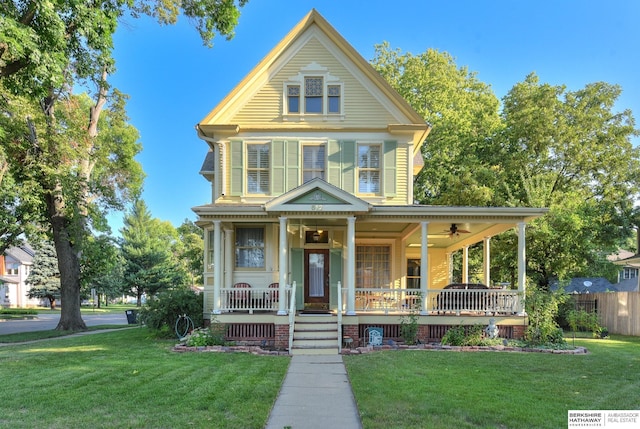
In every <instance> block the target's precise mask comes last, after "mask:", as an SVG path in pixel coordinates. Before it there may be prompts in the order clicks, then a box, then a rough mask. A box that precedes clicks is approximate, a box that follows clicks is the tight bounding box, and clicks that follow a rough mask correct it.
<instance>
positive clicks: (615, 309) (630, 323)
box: [583, 292, 640, 336]
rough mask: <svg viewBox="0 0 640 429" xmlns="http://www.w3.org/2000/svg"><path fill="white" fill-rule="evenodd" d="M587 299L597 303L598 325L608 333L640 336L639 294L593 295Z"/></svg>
mask: <svg viewBox="0 0 640 429" xmlns="http://www.w3.org/2000/svg"><path fill="white" fill-rule="evenodd" d="M589 297H590V299H591V300H593V301H595V302H596V303H597V304H596V305H597V312H598V318H599V319H600V325H601V326H603V327H606V328H607V329H608V330H609V333H611V334H620V335H634V336H640V292H609V293H594V294H589ZM583 298H584V297H583Z"/></svg>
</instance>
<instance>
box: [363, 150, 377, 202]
mask: <svg viewBox="0 0 640 429" xmlns="http://www.w3.org/2000/svg"><path fill="white" fill-rule="evenodd" d="M358 192H360V193H362V194H364V193H373V194H377V193H379V192H380V145H373V144H361V145H359V146H358Z"/></svg>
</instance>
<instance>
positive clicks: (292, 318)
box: [287, 282, 296, 354]
mask: <svg viewBox="0 0 640 429" xmlns="http://www.w3.org/2000/svg"><path fill="white" fill-rule="evenodd" d="M287 289H290V290H291V294H290V295H289V296H291V297H293V299H291V300H289V354H291V351H292V350H293V332H294V331H295V329H296V327H295V325H296V282H293V284H292V285H291V288H287Z"/></svg>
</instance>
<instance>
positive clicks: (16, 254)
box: [4, 244, 35, 264]
mask: <svg viewBox="0 0 640 429" xmlns="http://www.w3.org/2000/svg"><path fill="white" fill-rule="evenodd" d="M4 253H5V255H7V256H10V257H11V258H13V259H15V260H16V261H18V262H20V263H22V264H32V263H33V257H34V256H35V251H34V250H33V249H32V248H31V246H29V245H27V244H24V245H22V246H18V247H10V248H8V249H7V250H5V252H4Z"/></svg>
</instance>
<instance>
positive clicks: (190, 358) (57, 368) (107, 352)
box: [0, 328, 289, 429]
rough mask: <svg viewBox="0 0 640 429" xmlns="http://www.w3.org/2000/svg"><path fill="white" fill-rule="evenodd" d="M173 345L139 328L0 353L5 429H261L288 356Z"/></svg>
mask: <svg viewBox="0 0 640 429" xmlns="http://www.w3.org/2000/svg"><path fill="white" fill-rule="evenodd" d="M173 344H174V342H173V341H158V340H153V339H150V338H149V336H148V331H147V330H146V329H144V328H139V329H124V330H116V331H114V332H109V333H101V334H95V335H85V336H76V337H67V338H59V339H54V340H45V341H41V342H38V343H31V344H24V345H12V346H3V347H0V380H2V389H0V427H11V428H32V427H46V428H70V427H76V428H80V427H91V428H151V427H152V428H213V427H215V428H243V429H244V428H262V427H264V425H265V424H266V421H267V418H268V416H269V411H270V409H271V407H272V405H273V403H274V402H275V399H276V396H277V393H278V390H279V389H280V385H281V384H282V380H283V379H284V376H285V373H286V370H287V367H288V365H289V359H288V358H287V357H282V356H254V355H250V354H245V353H235V354H232V353H183V354H178V353H174V352H172V351H170V349H171V347H172V345H173Z"/></svg>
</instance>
